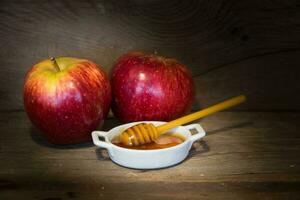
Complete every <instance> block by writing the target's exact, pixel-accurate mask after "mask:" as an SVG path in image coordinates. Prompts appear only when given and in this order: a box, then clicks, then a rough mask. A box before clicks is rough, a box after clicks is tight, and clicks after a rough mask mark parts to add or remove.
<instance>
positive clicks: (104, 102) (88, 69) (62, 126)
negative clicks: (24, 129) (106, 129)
mask: <svg viewBox="0 0 300 200" xmlns="http://www.w3.org/2000/svg"><path fill="white" fill-rule="evenodd" d="M23 98H24V105H25V110H26V112H27V115H28V117H29V118H30V120H31V121H32V123H33V124H34V125H35V126H36V127H37V128H38V129H40V130H41V132H42V133H43V134H44V135H45V136H46V138H47V139H48V141H49V142H51V143H54V144H73V143H80V142H84V141H88V140H90V138H91V137H90V133H91V131H93V130H95V129H96V128H97V127H98V126H99V125H100V124H101V123H103V121H104V119H105V117H106V116H107V114H108V111H109V108H110V102H111V88H110V83H109V80H108V78H107V76H106V74H105V72H104V71H103V70H101V68H100V67H99V66H98V65H97V64H95V63H93V62H91V61H88V60H84V59H78V58H71V57H59V58H56V59H54V58H52V59H48V60H44V61H42V62H40V63H38V64H36V65H34V66H33V67H32V68H31V69H30V71H29V72H28V73H27V75H26V78H25V84H24V93H23Z"/></svg>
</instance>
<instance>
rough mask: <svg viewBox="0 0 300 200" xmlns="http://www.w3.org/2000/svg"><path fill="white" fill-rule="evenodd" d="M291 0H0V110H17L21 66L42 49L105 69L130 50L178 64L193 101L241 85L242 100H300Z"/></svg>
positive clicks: (298, 42)
mask: <svg viewBox="0 0 300 200" xmlns="http://www.w3.org/2000/svg"><path fill="white" fill-rule="evenodd" d="M299 7H300V2H299V1H298V0H289V1H284V0H282V1H280V0H273V1H271V0H265V1H262V0H256V1H252V0H251V1H250V0H247V1H232V0H229V1H228V0H226V1H225V0H211V1H204V0H198V1H197V0H194V1H179V0H172V1H166V0H146V1H142V0H133V1H129V0H123V1H117V0H113V1H109V0H106V1H95V0H89V1H84V0H80V1H71V0H69V1H68V0H57V1H43V0H42V1H28V0H26V1H9V0H2V1H1V2H0V45H1V48H0V66H1V68H0V70H1V72H0V81H1V82H0V97H1V98H0V110H2V111H10V110H23V104H22V95H21V93H22V84H23V81H24V74H25V73H26V71H27V70H28V69H29V68H30V67H31V66H32V65H33V64H35V63H37V62H39V61H40V60H42V59H45V58H49V57H51V56H74V57H81V58H87V59H91V60H93V61H95V62H96V63H98V64H100V65H102V66H103V67H104V68H105V69H106V70H107V72H109V70H110V68H111V67H112V65H113V63H114V61H115V60H116V59H117V58H118V57H119V56H120V55H122V54H123V53H126V52H128V51H133V50H142V51H147V52H155V51H156V52H157V53H158V54H160V55H163V56H168V57H175V58H177V59H179V60H180V61H181V62H183V63H184V64H186V65H187V66H188V67H189V68H190V70H191V71H192V73H193V76H194V78H195V81H196V83H197V86H198V91H197V100H198V102H199V103H200V105H202V106H206V105H209V104H211V103H213V102H217V101H220V100H223V99H224V98H227V97H230V96H234V95H237V94H240V93H245V94H246V95H248V97H249V102H248V103H247V105H246V104H245V105H243V106H241V107H239V108H240V109H243V110H263V111H266V110H299V109H300V84H299V82H298V79H299V72H300V70H299V68H300V59H299V57H300V12H299V10H300V9H299Z"/></svg>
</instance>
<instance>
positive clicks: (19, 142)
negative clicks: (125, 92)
mask: <svg viewBox="0 0 300 200" xmlns="http://www.w3.org/2000/svg"><path fill="white" fill-rule="evenodd" d="M299 122H300V113H297V112H296V113H291V112H281V113H275V112H222V113H218V114H215V115H214V116H211V117H208V118H206V119H203V120H201V121H200V122H199V123H201V125H203V127H204V128H205V130H206V131H207V136H206V137H205V138H204V139H203V140H202V141H199V142H196V143H195V144H194V147H193V148H192V150H191V151H190V154H189V156H188V158H187V159H186V160H185V161H184V162H182V163H181V164H179V165H176V166H173V167H170V168H165V169H159V170H135V169H128V168H124V167H121V166H118V165H116V164H114V163H113V162H112V161H111V160H110V159H109V158H108V157H107V152H106V151H105V150H103V149H99V148H97V147H95V146H93V144H92V143H91V142H90V143H86V144H81V145H72V146H67V147H66V146H64V147H61V146H54V145H51V144H49V143H47V142H46V141H45V139H44V138H43V136H41V135H40V133H39V132H38V131H37V130H36V129H35V128H33V127H32V125H31V123H30V121H29V120H28V118H27V117H26V114H25V113H24V112H10V113H6V117H4V116H2V115H1V116H0V132H1V135H0V199H1V200H6V199H44V200H46V199H47V200H61V199H254V198H259V199H297V198H299V195H300V134H299V130H300V123H299ZM117 124H118V123H117V121H116V120H114V119H108V120H107V122H106V126H105V129H109V128H111V127H113V126H115V125H117Z"/></svg>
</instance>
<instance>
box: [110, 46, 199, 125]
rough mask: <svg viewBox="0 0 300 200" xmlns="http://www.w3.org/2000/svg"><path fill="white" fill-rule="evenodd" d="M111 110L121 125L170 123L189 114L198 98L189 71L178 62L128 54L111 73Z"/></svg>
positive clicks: (138, 54)
mask: <svg viewBox="0 0 300 200" xmlns="http://www.w3.org/2000/svg"><path fill="white" fill-rule="evenodd" d="M111 86H112V92H113V101H112V110H113V113H114V115H115V116H116V117H117V118H118V119H119V120H120V121H122V122H133V121H143V120H158V121H170V120H173V119H176V118H178V117H181V116H183V115H185V114H187V113H188V112H189V111H190V109H191V106H192V103H193V100H194V97H195V84H194V81H193V79H192V76H191V74H190V73H189V71H188V69H187V68H186V67H185V66H184V65H183V64H181V63H180V62H178V61H177V60H175V59H170V58H164V57H160V56H156V55H148V54H145V53H141V52H132V53H128V54H126V55H124V56H122V57H121V58H119V60H118V61H117V62H116V64H115V66H114V68H113V70H112V74H111Z"/></svg>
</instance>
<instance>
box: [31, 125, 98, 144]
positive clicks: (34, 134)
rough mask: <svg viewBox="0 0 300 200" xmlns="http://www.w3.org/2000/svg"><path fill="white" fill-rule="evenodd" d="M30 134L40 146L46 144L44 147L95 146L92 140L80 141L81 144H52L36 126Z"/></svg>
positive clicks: (32, 127)
mask: <svg viewBox="0 0 300 200" xmlns="http://www.w3.org/2000/svg"><path fill="white" fill-rule="evenodd" d="M30 136H31V138H32V140H33V141H34V142H35V143H36V144H38V145H40V146H44V147H49V148H54V149H79V148H86V147H92V146H94V144H93V143H92V141H89V142H85V143H80V144H68V145H55V144H51V143H49V142H48V141H47V140H46V138H45V137H44V136H43V134H42V133H41V132H40V131H39V130H38V129H37V128H35V127H34V126H31V129H30Z"/></svg>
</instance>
